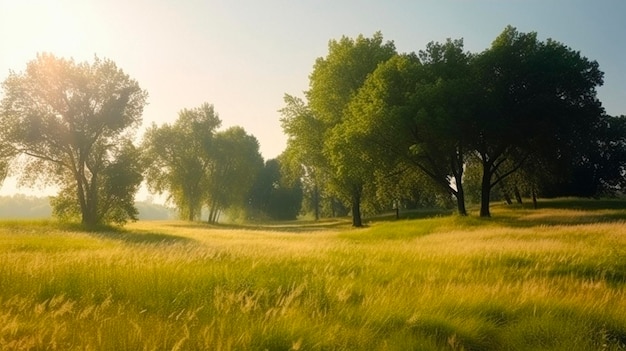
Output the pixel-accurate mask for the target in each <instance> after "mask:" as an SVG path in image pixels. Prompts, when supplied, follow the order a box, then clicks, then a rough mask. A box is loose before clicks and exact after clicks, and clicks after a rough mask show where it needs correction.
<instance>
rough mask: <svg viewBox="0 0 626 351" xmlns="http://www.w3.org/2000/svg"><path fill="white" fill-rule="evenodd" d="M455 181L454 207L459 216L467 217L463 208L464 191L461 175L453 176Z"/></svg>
mask: <svg viewBox="0 0 626 351" xmlns="http://www.w3.org/2000/svg"><path fill="white" fill-rule="evenodd" d="M455 181H456V194H454V196H455V197H456V207H457V211H459V215H460V216H467V209H466V208H465V190H463V174H462V173H461V174H458V175H456V176H455Z"/></svg>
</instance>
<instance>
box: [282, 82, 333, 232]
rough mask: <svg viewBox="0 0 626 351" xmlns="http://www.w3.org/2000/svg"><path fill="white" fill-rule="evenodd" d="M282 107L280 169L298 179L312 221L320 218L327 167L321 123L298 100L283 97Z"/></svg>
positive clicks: (323, 127) (296, 98)
mask: <svg viewBox="0 0 626 351" xmlns="http://www.w3.org/2000/svg"><path fill="white" fill-rule="evenodd" d="M284 101H285V107H283V108H282V109H280V110H279V112H280V113H281V115H282V117H281V119H280V122H281V126H282V128H283V131H284V132H285V134H286V135H287V148H286V149H285V151H284V152H283V169H285V170H289V173H291V177H292V178H293V179H300V180H302V183H303V188H304V191H305V193H306V195H308V198H309V199H310V200H311V201H310V202H311V205H312V207H313V212H314V215H315V220H318V219H319V218H320V211H321V210H320V207H321V205H320V197H321V194H322V193H323V187H324V185H325V184H326V183H327V181H326V180H327V178H328V170H329V165H328V161H327V159H326V158H325V157H324V154H323V149H322V145H324V132H325V129H326V128H325V126H324V123H323V122H322V121H321V120H320V119H319V118H316V117H315V115H314V114H313V111H311V109H310V107H309V106H308V105H307V104H306V103H305V102H304V101H303V100H302V99H300V98H298V97H295V96H292V95H288V94H285V96H284Z"/></svg>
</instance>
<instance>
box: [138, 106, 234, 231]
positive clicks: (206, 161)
mask: <svg viewBox="0 0 626 351" xmlns="http://www.w3.org/2000/svg"><path fill="white" fill-rule="evenodd" d="M221 123H222V121H221V120H220V118H219V116H218V114H217V113H216V112H215V109H214V107H213V105H211V104H208V103H204V104H202V105H201V106H199V107H197V108H193V109H183V110H182V111H180V112H179V114H178V119H177V120H176V122H175V123H174V124H172V125H169V124H164V125H162V126H160V127H159V126H157V125H156V124H153V125H152V126H151V127H150V128H148V130H147V131H146V133H145V135H144V141H143V149H144V154H145V157H146V160H147V161H148V165H149V166H148V168H147V171H146V181H147V183H148V186H149V187H150V189H151V190H152V191H155V192H157V193H167V194H168V196H169V197H170V199H171V200H172V201H173V202H174V204H175V205H176V207H177V208H178V211H179V215H180V217H181V218H185V219H187V220H189V221H193V220H196V219H198V218H199V216H200V213H201V210H202V205H203V204H204V202H205V198H206V189H207V188H208V187H209V175H210V173H209V172H211V170H212V167H214V162H215V161H214V154H215V152H216V151H215V148H216V145H214V144H215V140H214V139H215V133H216V129H217V128H219V126H220V125H221Z"/></svg>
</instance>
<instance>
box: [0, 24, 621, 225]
mask: <svg viewBox="0 0 626 351" xmlns="http://www.w3.org/2000/svg"><path fill="white" fill-rule="evenodd" d="M602 83H603V73H602V72H601V71H600V70H599V66H598V63H597V62H595V61H591V60H589V59H587V58H585V57H583V56H581V54H580V53H579V52H577V51H574V50H573V49H571V48H569V47H567V46H565V45H564V44H561V43H559V42H557V41H554V40H551V39H548V40H546V41H540V40H539V39H538V38H537V34H536V33H534V32H531V33H521V32H519V31H517V30H516V29H515V28H513V27H510V26H509V27H507V28H505V29H504V31H503V32H502V33H501V34H500V35H499V36H498V37H497V38H496V39H495V40H494V41H493V43H492V45H491V46H490V47H489V48H488V49H486V50H484V51H483V52H480V53H471V52H467V51H465V49H464V47H463V41H462V40H450V39H449V40H447V41H445V42H443V43H437V42H431V43H429V44H428V45H427V46H426V48H424V49H423V50H420V51H418V52H417V53H398V52H397V50H396V48H395V45H394V43H393V42H392V41H385V40H384V39H383V36H382V34H380V33H376V34H374V35H373V36H372V37H371V38H367V37H364V36H363V35H360V36H358V37H357V38H348V37H342V38H341V39H339V40H331V41H330V42H329V45H328V54H327V55H326V56H325V57H320V58H318V59H317V60H316V61H315V63H314V65H313V70H312V72H311V74H310V76H309V89H308V90H307V91H305V94H304V95H305V96H304V99H303V98H299V97H296V96H293V95H288V94H286V95H285V97H284V100H285V105H284V107H283V108H282V109H281V110H280V113H281V116H282V117H281V123H282V127H283V130H284V132H285V134H286V135H287V136H288V141H287V148H286V149H285V151H284V152H283V153H282V154H281V155H280V156H279V157H278V158H277V159H273V160H267V161H265V160H263V158H262V157H261V155H260V152H259V143H258V140H257V139H256V138H255V137H254V136H253V135H250V134H248V133H247V132H246V131H245V130H244V129H243V128H241V127H232V128H228V129H225V130H221V129H220V127H221V120H220V118H219V115H218V113H217V112H216V111H215V109H214V107H213V106H212V105H211V104H208V103H205V104H202V105H201V106H199V107H196V108H191V109H183V110H181V111H180V112H179V114H178V118H177V119H176V121H175V122H174V123H171V124H167V123H166V124H163V125H156V124H152V125H151V126H149V127H148V128H147V130H146V132H145V134H144V136H143V139H142V140H141V142H140V143H138V144H137V145H136V144H135V143H134V142H133V141H134V138H135V135H136V132H137V129H138V127H139V126H140V125H141V122H142V119H141V115H142V112H143V108H144V106H145V104H146V101H147V97H148V93H147V92H146V91H145V90H143V89H141V88H140V87H139V84H138V83H137V82H136V81H135V80H133V79H132V78H130V77H129V76H128V75H127V74H125V73H124V72H123V71H122V70H121V69H119V68H118V67H117V66H116V64H115V63H114V62H112V61H110V60H106V59H105V60H103V59H99V58H95V59H94V61H93V62H92V63H88V62H83V63H76V62H74V61H73V60H71V59H69V60H68V59H63V58H58V57H55V56H54V55H51V54H40V55H38V56H37V58H36V59H35V60H33V61H31V62H30V63H28V64H27V67H26V70H25V71H24V72H20V73H16V72H13V71H11V72H10V74H9V76H8V78H7V79H6V80H5V81H4V82H3V85H2V87H3V90H4V95H3V98H2V102H1V107H0V108H1V110H0V113H1V116H0V179H3V178H4V177H5V176H6V175H7V174H8V173H9V172H14V173H20V175H21V180H22V181H23V182H26V183H27V184H33V183H35V182H37V181H43V182H44V183H46V184H54V185H57V186H58V187H59V189H60V191H59V193H58V195H57V196H55V197H53V199H52V201H51V205H52V208H53V213H54V215H55V216H57V217H59V218H62V219H66V220H80V221H81V222H82V223H83V224H85V225H89V226H94V225H98V224H103V223H120V224H121V223H125V222H126V221H128V220H135V219H137V209H136V208H135V205H134V196H135V194H136V192H137V190H138V189H139V186H140V184H141V182H142V181H144V180H145V181H146V183H147V184H148V186H149V188H150V190H151V191H153V192H157V193H166V194H168V196H169V199H170V201H171V203H173V204H174V205H175V206H176V208H177V210H178V212H179V215H180V217H181V218H183V219H186V220H192V221H193V220H199V219H203V220H206V221H208V222H211V223H215V222H217V221H218V220H219V219H220V218H221V216H223V215H224V214H225V213H228V214H229V215H230V216H238V217H240V218H247V219H250V218H272V219H293V218H295V217H296V216H297V215H298V214H299V213H301V212H308V213H312V214H314V216H315V217H316V218H319V217H321V216H336V215H344V214H347V213H351V214H352V219H353V225H354V226H361V225H362V219H361V213H362V212H364V211H367V212H368V213H376V212H379V211H383V210H388V209H390V208H391V207H395V208H400V207H409V206H416V205H426V206H432V205H435V204H441V203H448V202H450V201H455V202H456V208H457V211H458V213H459V214H460V215H466V214H467V210H466V201H467V198H468V197H469V198H472V199H473V198H477V199H478V201H480V203H481V207H480V215H481V216H489V215H490V211H489V202H490V200H491V199H492V197H493V193H494V189H498V191H499V192H500V193H502V194H503V195H504V196H505V198H507V199H509V198H510V197H511V195H513V196H514V197H515V198H517V199H519V200H521V196H522V193H523V194H525V195H530V196H531V197H533V198H536V196H539V195H541V196H559V195H583V196H595V195H600V194H615V193H618V192H621V190H622V189H623V186H624V181H625V179H624V173H625V166H626V140H625V137H626V123H625V122H624V121H625V120H626V119H625V118H623V116H622V117H613V116H608V115H606V113H605V112H604V109H603V108H602V105H601V102H600V101H599V100H598V98H597V92H596V89H597V87H599V86H601V85H602ZM466 189H468V190H469V192H466ZM203 211H204V212H203ZM203 213H204V214H203Z"/></svg>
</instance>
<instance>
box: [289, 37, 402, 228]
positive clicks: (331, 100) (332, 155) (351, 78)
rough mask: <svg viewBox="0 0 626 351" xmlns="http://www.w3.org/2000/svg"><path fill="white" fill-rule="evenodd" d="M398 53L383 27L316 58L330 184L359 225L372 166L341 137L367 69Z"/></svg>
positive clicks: (316, 102)
mask: <svg viewBox="0 0 626 351" xmlns="http://www.w3.org/2000/svg"><path fill="white" fill-rule="evenodd" d="M394 55H396V48H395V45H394V44H393V42H390V41H387V42H384V40H383V36H382V34H381V33H376V34H374V35H373V36H372V38H366V37H364V36H363V35H359V36H358V37H357V38H356V39H352V38H348V37H345V36H344V37H342V38H341V39H339V40H331V41H330V42H329V44H328V54H327V56H326V57H320V58H318V59H317V60H316V62H315V65H314V66H313V72H311V75H310V76H309V82H310V83H309V90H308V91H307V92H306V96H307V98H308V102H309V107H310V109H311V111H312V112H313V116H314V118H317V119H319V121H320V122H321V123H320V124H321V128H322V135H323V139H324V145H319V147H322V148H323V154H324V156H325V157H326V158H327V159H328V160H329V162H328V163H327V166H328V167H329V168H328V172H329V174H330V180H331V182H330V184H331V185H333V188H334V190H335V192H336V194H337V195H339V196H340V197H342V198H344V199H346V200H348V201H349V203H350V204H351V211H352V224H353V226H355V227H360V226H362V219H361V211H360V205H361V200H362V195H363V193H364V186H365V185H366V183H367V180H366V179H364V177H366V176H369V175H371V174H372V172H364V167H363V165H362V164H361V163H360V162H359V160H360V153H355V152H354V151H355V149H354V148H353V147H352V146H351V145H349V144H346V143H345V140H344V139H342V138H341V133H342V131H343V130H346V129H348V128H349V126H347V125H342V124H343V123H344V121H345V119H346V118H347V115H348V106H349V104H350V102H351V101H352V99H353V98H354V96H355V95H356V93H357V92H358V90H359V89H360V88H361V87H362V86H363V83H364V82H365V80H366V79H367V77H368V75H370V74H371V73H372V72H373V71H374V70H375V69H376V67H378V65H379V64H380V63H382V62H385V61H387V60H389V59H390V58H391V57H393V56H394ZM296 137H297V136H296Z"/></svg>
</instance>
